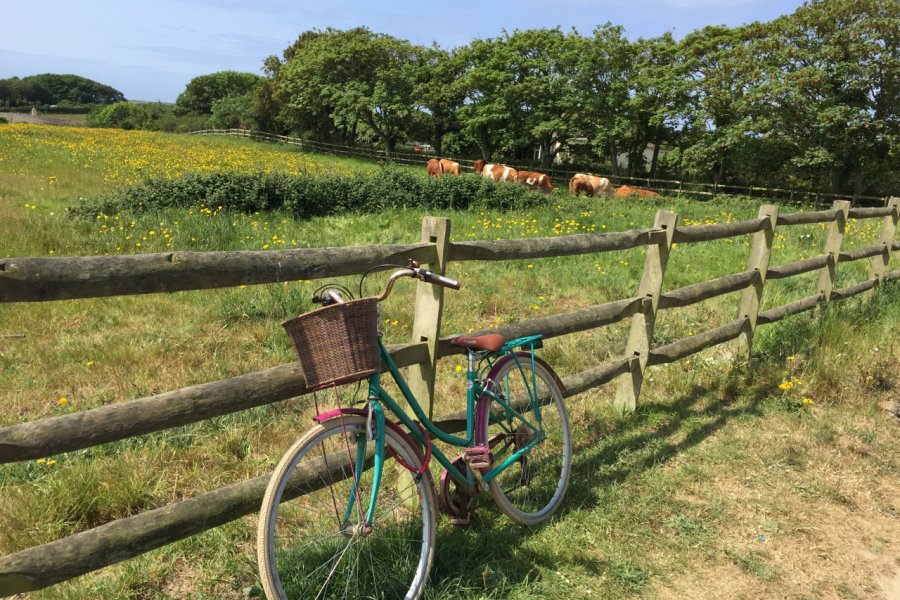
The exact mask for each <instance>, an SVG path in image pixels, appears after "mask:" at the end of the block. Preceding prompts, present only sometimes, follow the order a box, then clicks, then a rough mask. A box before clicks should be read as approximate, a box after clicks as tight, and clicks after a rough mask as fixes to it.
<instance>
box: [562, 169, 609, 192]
mask: <svg viewBox="0 0 900 600" xmlns="http://www.w3.org/2000/svg"><path fill="white" fill-rule="evenodd" d="M613 190H614V188H613V185H612V184H611V183H610V182H609V179H607V178H606V177H597V176H596V175H588V174H586V173H576V174H575V175H574V176H573V177H572V179H570V180H569V193H570V194H572V195H573V196H577V195H578V194H580V193H584V194H587V195H588V196H600V195H603V196H612V194H613Z"/></svg>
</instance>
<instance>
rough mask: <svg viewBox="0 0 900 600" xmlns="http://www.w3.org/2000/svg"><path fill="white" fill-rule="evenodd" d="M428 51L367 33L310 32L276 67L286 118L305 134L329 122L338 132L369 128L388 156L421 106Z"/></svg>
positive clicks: (366, 30)
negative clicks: (418, 85) (421, 72)
mask: <svg viewBox="0 0 900 600" xmlns="http://www.w3.org/2000/svg"><path fill="white" fill-rule="evenodd" d="M423 55H424V49H423V48H421V47H418V46H413V45H412V44H410V43H409V42H407V41H404V40H399V39H397V38H394V37H392V36H389V35H384V34H376V33H372V32H371V31H369V30H368V29H366V28H364V27H359V28H355V29H349V30H346V31H341V30H336V29H331V28H329V29H327V30H325V31H313V32H311V33H310V32H307V33H306V34H304V35H302V36H301V37H300V39H298V41H297V42H296V43H295V44H293V45H292V46H291V47H290V48H289V49H288V50H286V51H285V59H286V60H285V62H284V63H283V64H281V65H280V66H274V65H273V67H275V70H276V71H277V74H276V75H275V82H276V86H277V89H278V93H279V95H280V97H281V98H282V100H283V101H284V106H285V108H286V109H287V110H286V111H285V112H284V118H285V119H286V121H287V122H288V123H289V124H290V125H291V126H293V127H295V128H296V129H299V130H303V129H306V128H308V127H309V125H310V124H311V123H312V124H318V125H321V123H322V120H323V119H325V118H327V119H328V120H330V125H331V126H332V127H333V128H334V129H337V130H343V131H352V132H354V134H355V132H356V128H357V127H358V126H359V125H362V126H364V127H365V128H368V130H369V131H371V132H372V133H373V134H374V135H376V136H377V137H378V138H379V139H380V140H381V142H382V143H383V144H384V147H385V150H386V151H387V152H388V153H391V152H393V151H394V148H395V147H396V144H397V142H398V140H399V139H400V138H401V137H403V136H404V135H405V133H406V131H407V130H408V127H409V124H410V122H411V119H412V118H413V117H414V116H415V113H416V111H417V109H418V103H417V101H416V99H415V94H414V91H415V74H416V71H417V69H418V65H419V64H420V62H421V61H422V60H423Z"/></svg>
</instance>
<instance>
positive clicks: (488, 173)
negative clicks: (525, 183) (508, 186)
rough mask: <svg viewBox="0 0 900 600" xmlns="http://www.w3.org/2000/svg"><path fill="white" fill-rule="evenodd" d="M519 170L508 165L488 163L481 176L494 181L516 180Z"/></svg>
mask: <svg viewBox="0 0 900 600" xmlns="http://www.w3.org/2000/svg"><path fill="white" fill-rule="evenodd" d="M518 175H519V172H518V171H516V170H515V169H513V168H512V167H507V166H506V165H500V164H494V163H487V164H486V165H484V167H483V168H482V169H481V176H482V177H484V178H485V179H493V180H494V181H516V180H517V179H518Z"/></svg>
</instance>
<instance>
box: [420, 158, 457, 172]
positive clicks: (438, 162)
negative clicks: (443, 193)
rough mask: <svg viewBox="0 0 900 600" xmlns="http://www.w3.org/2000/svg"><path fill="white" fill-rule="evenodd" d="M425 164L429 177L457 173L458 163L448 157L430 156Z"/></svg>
mask: <svg viewBox="0 0 900 600" xmlns="http://www.w3.org/2000/svg"><path fill="white" fill-rule="evenodd" d="M426 166H427V168H428V176H429V177H441V176H442V175H445V174H450V175H459V163H458V162H454V161H452V160H450V159H448V158H440V159H438V158H430V159H428V163H427V165H426Z"/></svg>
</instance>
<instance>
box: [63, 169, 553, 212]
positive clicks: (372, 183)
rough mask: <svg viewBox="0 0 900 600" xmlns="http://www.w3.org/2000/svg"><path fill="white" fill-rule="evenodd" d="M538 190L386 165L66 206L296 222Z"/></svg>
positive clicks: (507, 204)
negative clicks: (267, 215)
mask: <svg viewBox="0 0 900 600" xmlns="http://www.w3.org/2000/svg"><path fill="white" fill-rule="evenodd" d="M546 202H547V197H546V195H544V194H541V193H537V192H532V191H531V190H529V189H528V188H526V187H524V186H522V185H519V184H515V183H509V182H494V181H489V180H486V179H482V178H481V177H476V176H474V175H462V176H459V177H451V176H446V177H442V178H441V179H426V178H424V177H422V176H420V175H418V174H415V173H412V172H410V171H408V170H406V169H402V168H399V167H396V166H392V165H385V166H384V167H382V168H381V169H379V170H377V171H375V172H370V173H367V172H358V173H316V174H309V173H301V174H288V173H283V172H276V173H262V172H255V173H238V172H210V173H191V174H188V175H184V176H182V177H178V178H175V179H166V178H149V179H146V180H144V181H142V182H141V183H138V184H134V185H129V186H125V187H122V188H119V189H117V190H116V191H114V192H112V193H110V194H107V195H104V196H101V197H99V198H95V199H88V200H82V201H81V202H80V204H79V205H78V206H75V207H73V208H71V209H70V212H71V213H72V214H74V215H76V216H86V217H93V216H95V215H97V214H99V213H104V214H114V213H118V212H123V211H130V212H142V211H145V210H151V209H159V208H174V207H210V208H218V207H220V206H221V207H222V208H223V209H224V210H234V211H240V212H256V211H261V210H271V209H284V210H287V211H288V212H290V213H292V214H293V215H294V216H296V217H297V218H300V219H307V218H311V217H318V216H325V215H333V214H340V213H345V212H376V211H380V210H383V209H385V208H397V207H406V208H415V207H421V208H433V209H434V208H442V209H465V208H468V207H470V206H490V207H492V208H500V209H513V208H527V207H530V206H539V205H542V204H545V203H546Z"/></svg>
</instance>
